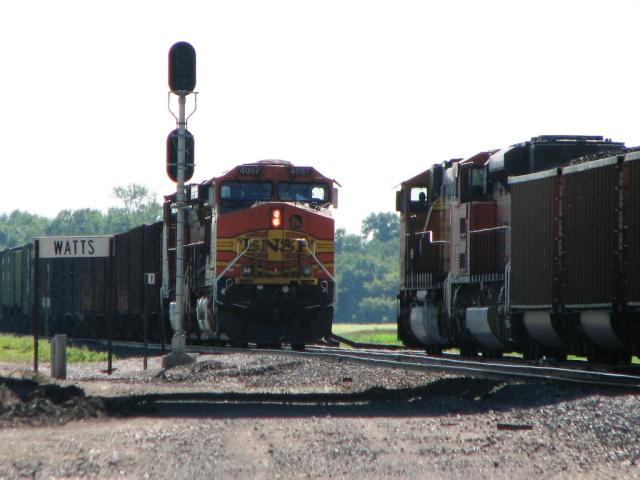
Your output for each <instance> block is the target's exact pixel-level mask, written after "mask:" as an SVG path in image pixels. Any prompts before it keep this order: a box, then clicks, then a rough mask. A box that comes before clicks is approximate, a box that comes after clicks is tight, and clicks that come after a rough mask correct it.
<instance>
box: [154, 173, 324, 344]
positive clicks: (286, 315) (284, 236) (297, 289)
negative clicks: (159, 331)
mask: <svg viewBox="0 0 640 480" xmlns="http://www.w3.org/2000/svg"><path fill="white" fill-rule="evenodd" d="M189 188H190V192H191V198H192V201H191V209H190V215H189V216H188V218H189V222H188V224H189V225H190V227H189V228H188V234H187V237H188V240H187V242H186V246H185V254H186V265H187V275H186V282H187V288H186V291H187V292H188V295H187V297H188V302H187V304H188V308H187V312H188V313H189V315H188V318H190V319H191V320H192V324H191V331H198V332H199V335H200V336H201V337H202V338H204V339H217V340H223V341H230V342H232V343H238V344H242V343H246V342H257V343H260V344H264V345H273V344H277V345H279V344H280V343H283V342H284V343H290V344H292V345H293V346H294V347H296V348H298V347H301V346H302V345H304V344H305V343H309V342H312V341H315V340H318V339H321V338H322V337H324V336H328V335H329V334H330V333H331V324H332V318H333V308H334V293H335V280H334V265H333V259H334V240H333V239H334V220H333V218H332V216H331V211H332V207H335V206H336V205H337V190H336V189H335V188H334V181H333V180H331V179H329V178H326V177H324V176H323V175H321V174H320V173H318V171H316V170H315V169H314V168H313V167H296V166H293V165H292V164H291V163H289V162H285V161H280V160H263V161H261V162H258V163H253V164H247V165H241V166H238V167H235V168H234V169H232V170H231V171H229V172H228V173H226V174H224V175H222V176H220V177H217V178H214V179H212V180H210V181H208V182H204V183H202V184H199V185H191V186H190V187H189ZM173 208H175V196H172V197H167V201H166V202H165V219H166V221H165V243H166V244H167V245H168V248H167V249H165V252H166V253H167V255H165V258H164V267H165V271H164V273H165V275H164V276H163V281H164V284H163V291H164V292H165V296H168V297H172V296H173V294H174V290H175V285H174V284H173V283H172V282H173V281H174V278H175V276H174V275H172V274H171V273H170V269H171V267H172V266H174V265H175V261H174V260H173V255H175V247H174V246H175V224H174V222H173V216H172V214H171V210H172V209H173ZM196 325H197V327H196Z"/></svg>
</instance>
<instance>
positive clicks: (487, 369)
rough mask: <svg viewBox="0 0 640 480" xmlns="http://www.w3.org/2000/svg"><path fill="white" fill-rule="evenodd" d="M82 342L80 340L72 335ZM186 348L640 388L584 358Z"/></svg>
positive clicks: (137, 347)
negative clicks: (563, 361)
mask: <svg viewBox="0 0 640 480" xmlns="http://www.w3.org/2000/svg"><path fill="white" fill-rule="evenodd" d="M72 342H74V343H77V342H79V341H72ZM81 342H82V343H84V344H93V345H101V346H103V347H104V346H105V345H106V343H107V342H106V341H102V340H82V341H81ZM113 346H114V348H116V349H131V350H133V351H136V352H137V353H138V354H140V353H141V352H143V351H144V344H142V343H136V342H113ZM148 348H149V351H150V352H154V353H158V352H159V351H160V350H161V347H160V345H156V344H150V345H149V346H148ZM187 351H188V352H189V353H192V354H205V355H207V354H209V355H210V354H218V353H235V352H237V353H252V354H263V353H268V354H276V355H287V356H298V357H303V358H305V357H306V358H312V357H315V358H320V359H323V360H327V361H336V362H348V363H358V364H364V365H370V366H378V367H385V368H398V369H413V370H436V371H442V372H446V373H450V374H454V375H461V376H467V377H474V378H485V379H492V380H533V381H547V382H564V383H571V384H580V385H585V386H598V387H610V388H617V389H630V390H640V369H637V368H633V369H631V370H632V373H620V372H615V371H600V370H593V369H592V368H594V367H593V366H591V365H590V366H589V368H590V369H586V368H585V366H586V364H585V365H580V363H581V362H574V363H573V364H570V365H569V366H564V365H563V366H548V365H532V364H529V363H525V362H524V361H522V360H518V359H513V360H508V359H502V360H500V361H489V360H484V359H481V358H480V359H468V358H463V357H460V356H458V355H455V354H444V355H440V356H428V355H426V354H424V353H421V352H419V351H415V350H414V351H411V350H400V349H397V348H396V347H395V346H394V348H393V349H384V348H380V346H377V345H376V348H340V347H336V346H326V345H309V346H307V347H306V350H305V351H302V352H300V351H294V350H289V349H257V348H234V347H207V346H190V347H188V348H187Z"/></svg>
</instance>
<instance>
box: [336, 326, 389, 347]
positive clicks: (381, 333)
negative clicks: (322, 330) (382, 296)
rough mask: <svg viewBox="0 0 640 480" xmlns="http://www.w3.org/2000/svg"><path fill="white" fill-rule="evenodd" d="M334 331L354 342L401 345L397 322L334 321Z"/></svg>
mask: <svg viewBox="0 0 640 480" xmlns="http://www.w3.org/2000/svg"><path fill="white" fill-rule="evenodd" d="M332 331H333V333H335V334H336V335H339V336H340V337H344V338H348V339H349V340H353V341H354V342H361V343H381V344H385V345H400V342H398V338H397V329H396V324H395V323H334V324H333V329H332Z"/></svg>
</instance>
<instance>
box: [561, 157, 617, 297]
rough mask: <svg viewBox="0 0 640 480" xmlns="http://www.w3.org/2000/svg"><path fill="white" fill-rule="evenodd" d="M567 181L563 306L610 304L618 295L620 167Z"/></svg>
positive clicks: (587, 172) (588, 172) (584, 173)
mask: <svg viewBox="0 0 640 480" xmlns="http://www.w3.org/2000/svg"><path fill="white" fill-rule="evenodd" d="M565 179H566V190H565V197H564V215H563V234H564V242H563V245H564V251H565V259H566V270H565V272H566V298H565V303H566V304H567V305H587V304H602V303H612V302H614V300H615V294H616V292H615V283H616V282H615V271H614V269H615V260H616V250H617V245H616V240H617V230H618V226H617V214H616V204H617V200H618V192H617V187H618V182H619V175H618V170H617V166H616V165H615V164H613V165H607V166H605V167H602V168H593V169H589V170H584V171H581V172H577V173H574V174H570V175H565Z"/></svg>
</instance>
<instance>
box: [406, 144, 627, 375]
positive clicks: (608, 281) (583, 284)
mask: <svg viewBox="0 0 640 480" xmlns="http://www.w3.org/2000/svg"><path fill="white" fill-rule="evenodd" d="M396 203H397V210H398V211H399V212H400V214H401V239H400V275H401V277H400V290H399V295H398V298H399V310H398V335H399V338H400V339H401V340H402V341H403V343H404V344H405V345H409V346H413V347H424V348H426V350H427V352H428V353H429V352H430V353H439V352H441V351H442V349H444V348H450V347H457V348H459V349H460V351H461V353H462V354H463V355H476V354H477V353H478V352H479V351H481V352H482V354H483V355H484V356H487V357H496V356H500V355H501V354H502V353H503V352H509V351H516V352H521V353H523V354H524V356H525V357H526V358H531V359H539V358H541V357H543V356H548V357H555V358H564V357H566V355H567V354H576V355H584V356H587V357H588V358H589V360H591V361H594V362H608V363H625V362H628V361H629V360H630V357H631V355H632V354H638V353H639V352H640V327H639V325H640V151H637V150H633V149H625V147H624V144H622V143H617V142H612V141H611V140H608V139H603V138H602V137H595V136H593V137H591V136H540V137H535V138H532V139H531V141H528V142H524V143H520V144H517V145H513V146H511V147H509V148H507V149H504V150H493V151H487V152H481V153H479V154H477V155H475V156H473V157H471V158H468V159H453V160H449V161H446V162H443V163H439V164H435V165H433V166H432V167H431V168H430V169H428V170H426V171H424V172H422V173H421V174H419V175H417V176H415V177H413V178H411V179H409V180H407V181H405V182H404V183H402V187H401V190H400V191H399V192H397V201H396Z"/></svg>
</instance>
